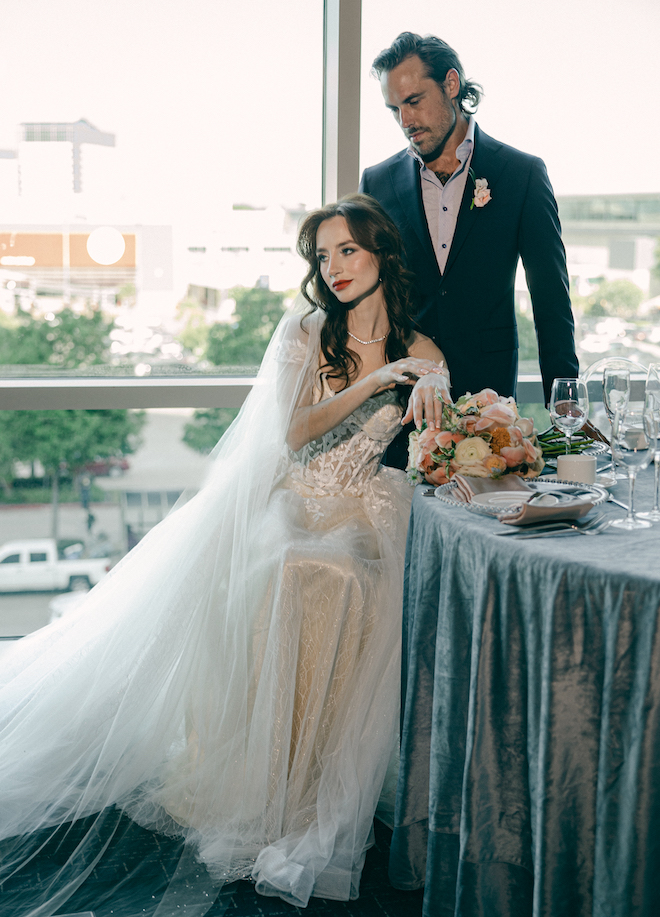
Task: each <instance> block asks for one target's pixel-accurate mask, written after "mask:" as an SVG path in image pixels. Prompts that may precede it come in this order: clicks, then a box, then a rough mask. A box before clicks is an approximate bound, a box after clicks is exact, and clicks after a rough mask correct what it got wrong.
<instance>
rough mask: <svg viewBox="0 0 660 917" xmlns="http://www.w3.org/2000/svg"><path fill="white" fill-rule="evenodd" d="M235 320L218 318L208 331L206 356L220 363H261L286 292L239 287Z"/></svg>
mask: <svg viewBox="0 0 660 917" xmlns="http://www.w3.org/2000/svg"><path fill="white" fill-rule="evenodd" d="M231 296H232V298H233V299H234V300H235V302H236V309H235V313H234V321H233V322H231V323H221V322H217V323H216V324H214V325H211V327H210V328H209V332H208V342H207V345H206V357H207V359H208V360H209V362H211V363H213V364H215V365H216V366H258V365H259V364H260V363H261V360H262V358H263V355H264V354H265V353H266V348H267V347H268V342H269V341H270V339H271V336H272V334H273V331H274V330H275V328H276V326H277V324H278V322H279V320H280V319H281V318H282V313H283V312H284V299H285V294H284V293H275V292H273V291H271V290H264V289H262V288H260V287H253V288H252V289H249V288H246V287H236V288H235V289H233V290H232V291H231Z"/></svg>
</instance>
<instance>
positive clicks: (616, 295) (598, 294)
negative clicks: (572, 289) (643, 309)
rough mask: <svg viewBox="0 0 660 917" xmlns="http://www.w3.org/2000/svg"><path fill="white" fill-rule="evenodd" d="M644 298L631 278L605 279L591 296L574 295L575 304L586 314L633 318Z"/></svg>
mask: <svg viewBox="0 0 660 917" xmlns="http://www.w3.org/2000/svg"><path fill="white" fill-rule="evenodd" d="M643 299H644V293H643V292H642V290H640V288H639V287H638V286H637V284H635V283H633V282H632V281H631V280H603V281H602V282H601V283H600V284H599V285H598V287H597V288H596V289H595V290H594V292H593V293H591V294H590V295H589V296H576V297H573V305H574V306H575V307H576V309H579V310H581V311H582V312H584V314H585V315H591V316H600V315H602V316H608V315H611V316H619V317H621V318H633V317H634V316H635V315H636V314H637V310H638V309H639V307H640V305H641V302H642V300H643Z"/></svg>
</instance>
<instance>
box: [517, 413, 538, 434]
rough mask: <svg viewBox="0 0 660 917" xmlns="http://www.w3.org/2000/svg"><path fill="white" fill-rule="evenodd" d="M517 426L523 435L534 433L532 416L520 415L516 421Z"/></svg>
mask: <svg viewBox="0 0 660 917" xmlns="http://www.w3.org/2000/svg"><path fill="white" fill-rule="evenodd" d="M516 426H517V427H518V429H519V430H520V432H521V433H522V435H523V436H533V434H534V421H533V420H532V418H531V417H519V418H518V420H517V421H516Z"/></svg>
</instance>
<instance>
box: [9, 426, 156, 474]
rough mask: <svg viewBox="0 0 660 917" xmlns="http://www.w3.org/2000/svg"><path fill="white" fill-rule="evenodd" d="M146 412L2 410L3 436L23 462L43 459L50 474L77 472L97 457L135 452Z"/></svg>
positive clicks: (43, 463)
mask: <svg viewBox="0 0 660 917" xmlns="http://www.w3.org/2000/svg"><path fill="white" fill-rule="evenodd" d="M142 423H143V415H142V414H141V413H137V414H136V413H131V412H129V411H125V410H108V411H0V439H1V440H3V441H4V442H9V443H11V445H12V454H13V458H14V460H16V461H19V462H30V463H31V462H35V461H39V462H41V464H42V465H43V466H44V469H45V470H46V473H47V474H48V475H49V476H51V477H52V476H54V475H57V474H58V473H59V471H60V470H64V469H66V471H67V472H68V473H69V474H75V473H76V472H77V471H80V469H81V468H83V467H84V466H85V465H86V464H88V463H89V462H92V461H94V460H95V459H97V458H108V457H109V456H113V455H123V454H127V453H130V452H133V451H134V449H135V445H136V436H137V433H138V432H139V430H140V429H141V427H142Z"/></svg>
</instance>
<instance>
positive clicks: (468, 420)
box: [463, 416, 479, 436]
mask: <svg viewBox="0 0 660 917" xmlns="http://www.w3.org/2000/svg"><path fill="white" fill-rule="evenodd" d="M478 419H479V418H478V417H474V416H472V417H465V418H464V419H463V426H464V427H465V432H466V433H468V434H469V435H470V436H472V435H473V434H474V428H475V427H476V425H477V421H478Z"/></svg>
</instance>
